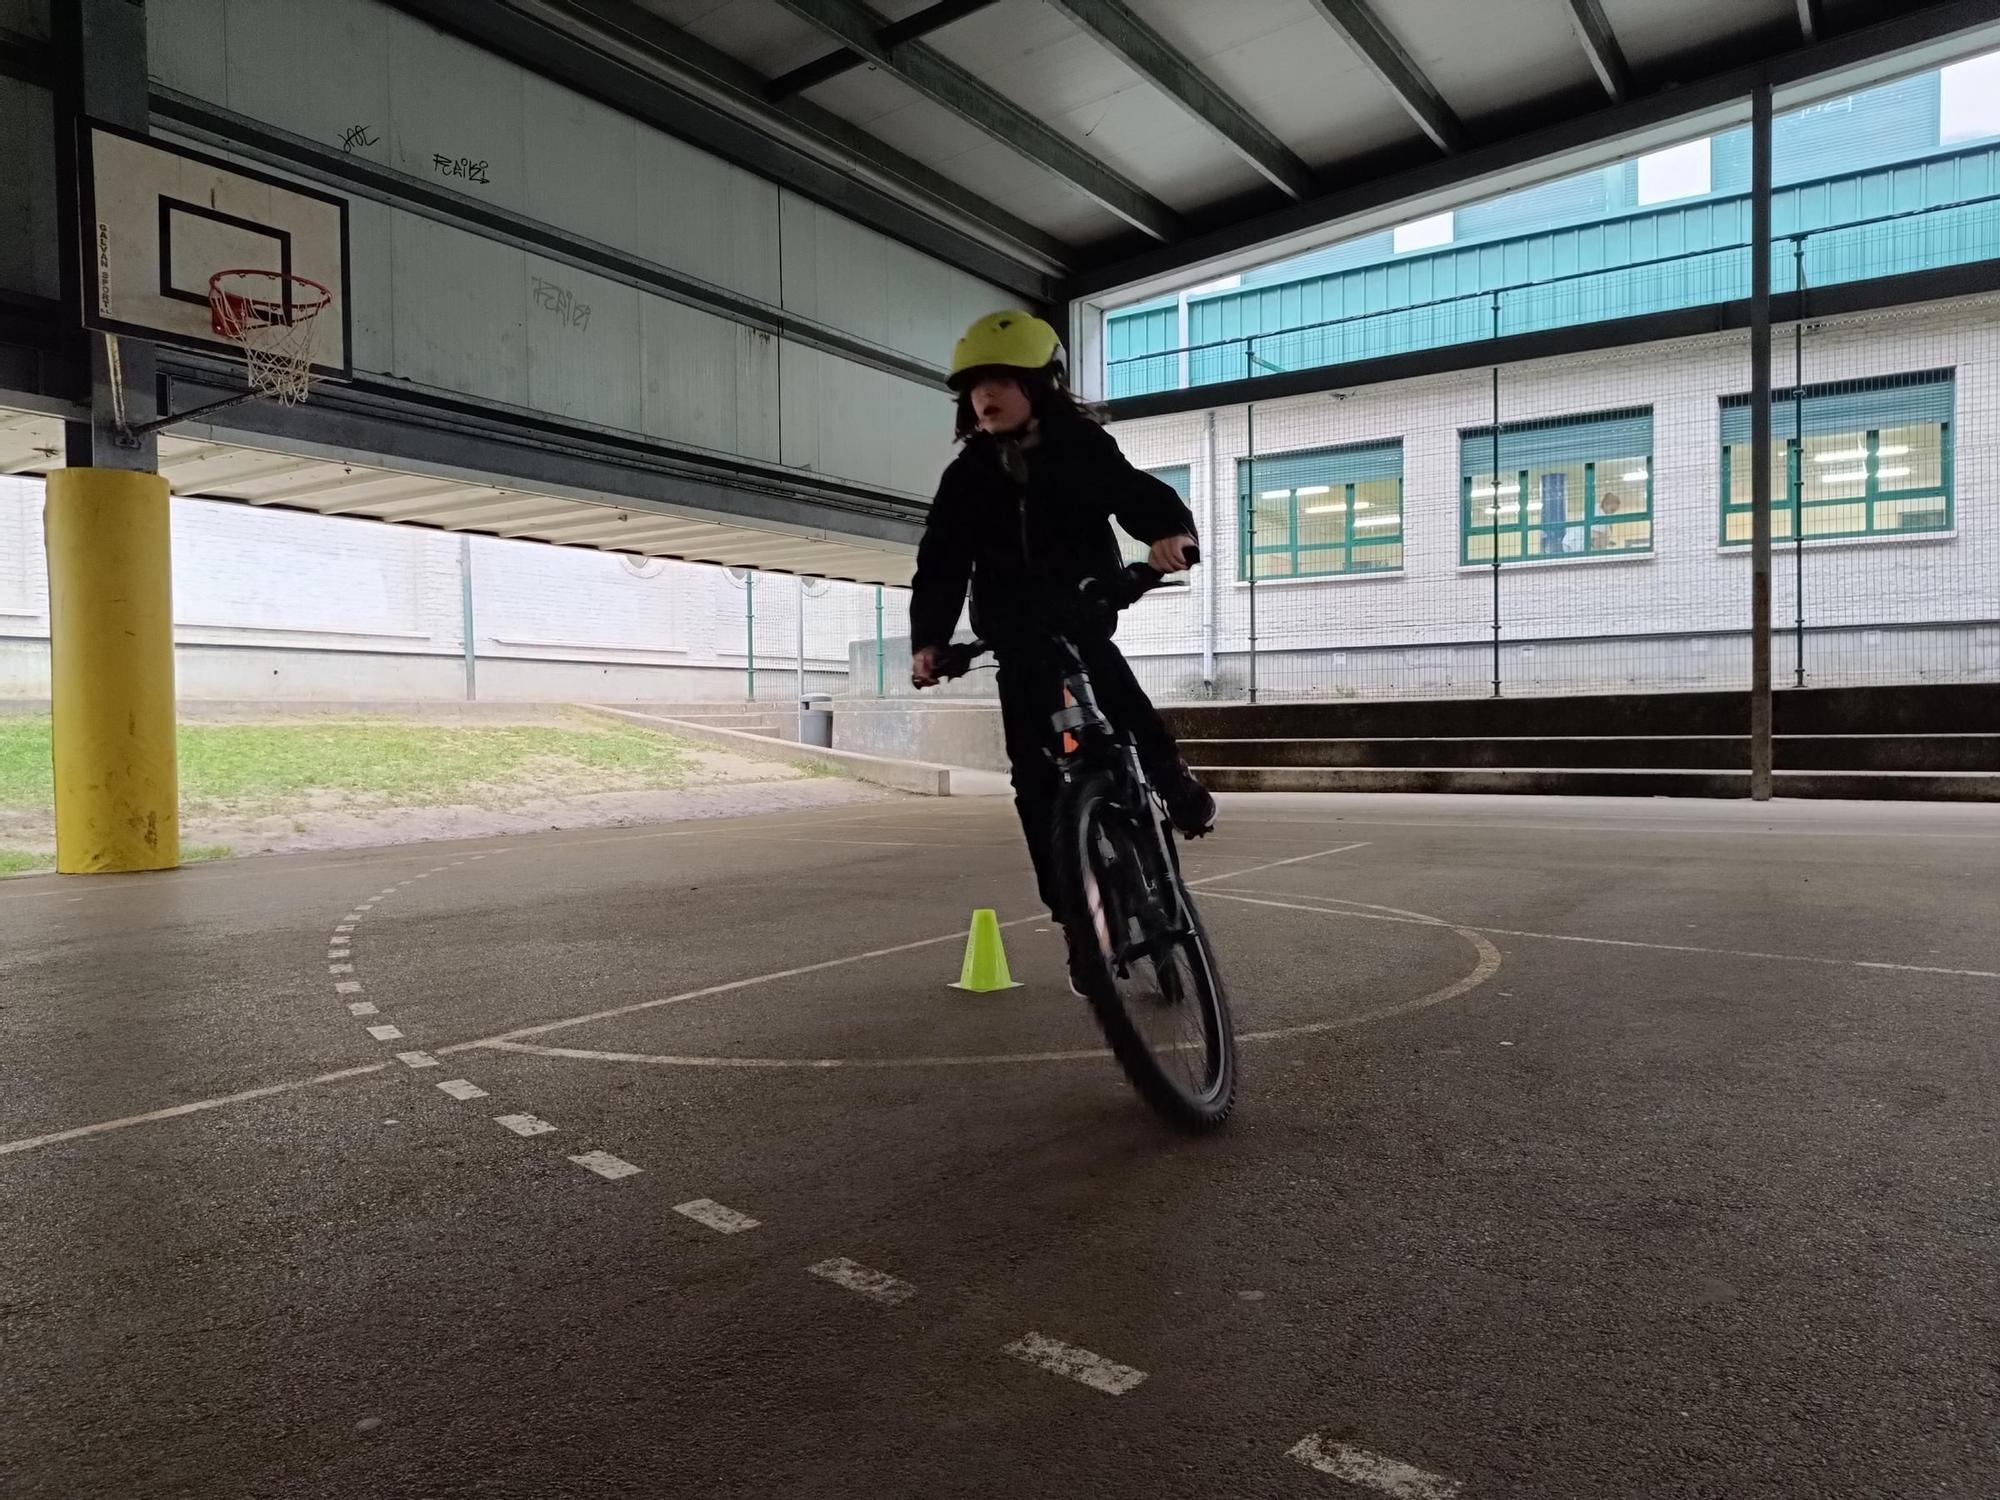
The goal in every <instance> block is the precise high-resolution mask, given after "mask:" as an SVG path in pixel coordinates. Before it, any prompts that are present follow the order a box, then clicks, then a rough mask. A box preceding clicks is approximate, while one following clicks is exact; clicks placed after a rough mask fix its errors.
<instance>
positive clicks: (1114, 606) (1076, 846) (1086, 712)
mask: <svg viewBox="0 0 2000 1500" xmlns="http://www.w3.org/2000/svg"><path fill="white" fill-rule="evenodd" d="M1165 582H1166V580H1165V576H1164V575H1163V574H1161V573H1160V572H1158V571H1157V570H1156V569H1153V568H1150V567H1148V566H1147V565H1146V564H1144V563H1134V564H1132V566H1130V567H1129V568H1127V569H1126V570H1125V571H1124V573H1123V574H1121V575H1119V576H1118V577H1117V578H1116V579H1113V580H1110V581H1099V580H1094V579H1090V580H1085V582H1084V583H1083V584H1082V585H1081V587H1080V599H1081V604H1082V607H1083V609H1084V611H1085V612H1086V615H1091V614H1095V615H1097V616H1098V617H1099V618H1100V619H1108V618H1110V617H1114V616H1115V614H1116V612H1117V611H1118V610H1121V609H1125V608H1128V607H1129V606H1131V605H1132V604H1134V603H1136V602H1137V601H1138V600H1139V599H1140V598H1141V597H1143V596H1144V595H1146V594H1148V593H1150V592H1152V591H1153V590H1154V589H1156V588H1160V587H1162V586H1163V585H1164V584H1165ZM1047 636H1048V640H1049V643H1050V645H1051V646H1052V647H1053V649H1054V652H1055V655H1056V659H1057V660H1058V661H1059V662H1060V663H1061V665H1062V668H1063V707H1062V708H1061V710H1060V711H1058V712H1057V713H1056V714H1055V715H1054V717H1053V718H1052V720H1051V723H1050V728H1051V731H1052V735H1051V738H1052V740H1053V741H1055V742H1058V743H1060V745H1061V749H1060V751H1059V752H1058V751H1056V750H1054V749H1051V750H1050V752H1049V754H1050V755H1051V756H1052V757H1053V759H1054V760H1055V763H1056V768H1057V771H1058V772H1059V774H1060V776H1061V778H1062V790H1061V792H1060V793H1059V795H1058V798H1057V802H1056V809H1055V816H1054V826H1053V829H1052V830H1051V839H1052V841H1053V846H1054V856H1055V857H1054V875H1055V881H1056V884H1057V888H1058V891H1059V893H1060V894H1061V895H1062V896H1063V898H1064V908H1065V909H1064V910H1063V911H1062V912H1059V913H1058V914H1057V915H1058V916H1059V917H1060V918H1061V919H1062V920H1063V922H1064V925H1065V926H1066V927H1067V929H1068V930H1069V931H1070V932H1071V933H1072V934H1076V933H1081V934H1083V935H1084V942H1085V944H1086V945H1087V950H1088V955H1089V957H1090V961H1089V962H1088V963H1086V964H1083V965H1081V966H1079V967H1081V968H1082V970H1083V972H1081V973H1079V974H1078V975H1077V976H1076V977H1077V979H1078V980H1079V983H1080V985H1081V988H1082V989H1083V992H1084V997H1085V998H1086V999H1087V1000H1088V1001H1089V1002H1090V1006H1091V1009H1092V1011H1093V1012H1095V1014H1096V1016H1097V1023H1098V1026H1099V1028H1100V1029H1101V1030H1102V1031H1103V1032H1104V1039H1105V1040H1106V1041H1107V1042H1108V1043H1109V1044H1110V1046H1111V1052H1112V1055H1113V1056H1114V1057H1116V1058H1117V1059H1118V1064H1119V1066H1120V1067H1122V1068H1123V1069H1124V1070H1125V1076H1126V1077H1127V1078H1128V1079H1129V1080H1131V1083H1132V1086H1133V1088H1135V1089H1136V1090H1137V1091H1138V1093H1139V1096H1140V1097H1141V1098H1142V1099H1144V1100H1145V1101H1146V1103H1147V1104H1149V1105H1151V1106H1152V1107H1153V1108H1154V1109H1155V1110H1157V1111H1158V1112H1159V1113H1160V1114H1162V1115H1164V1116H1165V1117H1166V1118H1167V1119H1169V1120H1172V1121H1173V1122H1174V1123H1175V1124H1177V1125H1181V1126H1183V1127H1185V1128H1188V1129H1190V1130H1196V1131H1204V1130H1213V1129H1214V1128H1216V1127H1217V1126H1219V1125H1220V1124H1222V1122H1223V1121H1224V1120H1226V1119H1227V1118H1228V1117H1229V1112H1230V1110H1231V1109H1232V1108H1233V1107H1234V1106H1235V1103H1236V1033H1235V1027H1234V1024H1233V1022H1232V1021H1231V1019H1230V1012H1229V996H1228V992H1227V991H1226V990H1225V989H1224V987H1223V983H1222V978H1221V975H1220V973H1219V972H1218V970H1217V968H1216V964H1215V958H1214V954H1213V951H1212V949H1211V947H1210V944H1209V940H1208V931H1207V929H1206V928H1205V927H1204V926H1203V925H1202V920H1201V914H1200V913H1199V912H1198V911H1197V910H1196V909H1195V905H1194V898H1193V897H1192V896H1191V895H1189V893H1188V888H1187V884H1186V882H1185V881H1184V880H1183V879H1182V878H1181V864H1180V854H1179V850H1178V847H1177V845H1176V843H1175V839H1174V828H1173V824H1172V822H1171V821H1170V820H1169V818H1168V817H1167V813H1166V808H1165V804H1164V803H1163V802H1162V801H1161V799H1160V797H1159V794H1158V793H1157V792H1156V791H1155V790H1154V788H1153V785H1152V783H1151V781H1150V780H1149V779H1148V778H1147V776H1146V770H1145V767H1144V766H1143V765H1141V764H1140V761H1139V752H1138V750H1137V748H1136V747H1135V746H1134V744H1133V742H1132V738H1131V736H1130V735H1129V734H1126V733H1125V732H1124V731H1122V730H1119V729H1117V728H1115V727H1114V726H1113V725H1112V724H1111V722H1110V721H1109V720H1108V719H1107V718H1106V717H1105V716H1104V713H1103V711H1102V710H1100V709H1099V708H1098V706H1097V699H1096V696H1095V694H1094V693H1093V692H1092V690H1091V685H1090V673H1089V670H1088V669H1087V668H1086V667H1085V665H1084V662H1083V657H1082V655H1081V653H1080V652H1079V651H1078V650H1077V648H1076V645H1075V643H1074V642H1073V641H1072V640H1071V639H1070V638H1069V637H1068V636H1067V635H1065V634H1063V633H1061V632H1060V631H1057V630H1053V629H1052V630H1049V631H1048V632H1047ZM990 649H991V648H990V647H989V646H988V645H987V644H986V642H984V641H979V640H974V641H966V642H960V643H955V644H953V645H951V646H948V647H947V648H946V649H945V653H944V660H943V661H942V662H941V663H940V664H939V666H938V669H937V676H938V678H939V680H941V681H942V680H945V679H948V678H953V677H963V676H964V675H965V674H966V673H967V672H969V671H970V670H971V669H972V663H973V661H974V660H975V659H976V658H977V657H979V656H982V655H984V654H985V653H986V652H987V651H988V650H990ZM1161 1029H1164V1030H1165V1031H1166V1032H1167V1036H1166V1038H1165V1040H1163V1041H1156V1040H1155V1039H1154V1038H1155V1033H1156V1032H1157V1031H1158V1030H1161Z"/></svg>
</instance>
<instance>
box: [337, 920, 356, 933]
mask: <svg viewBox="0 0 2000 1500" xmlns="http://www.w3.org/2000/svg"><path fill="white" fill-rule="evenodd" d="M333 930H334V931H335V932H352V931H354V924H353V923H352V922H343V923H341V924H340V925H339V926H338V927H336V928H334V929H333Z"/></svg>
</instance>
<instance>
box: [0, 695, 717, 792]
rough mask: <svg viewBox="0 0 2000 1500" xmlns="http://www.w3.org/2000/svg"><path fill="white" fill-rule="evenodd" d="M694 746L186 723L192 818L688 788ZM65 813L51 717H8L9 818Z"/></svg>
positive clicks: (553, 732)
mask: <svg viewBox="0 0 2000 1500" xmlns="http://www.w3.org/2000/svg"><path fill="white" fill-rule="evenodd" d="M690 764H691V757H690V752H689V749H688V747H687V746H685V745H683V744H681V743H680V742H678V741H675V740H672V739H669V738H667V737H666V736H664V735H660V734H655V733H654V732H652V731H651V730H646V729H640V728H638V727H637V726H636V725H622V724H611V723H606V724H603V725H601V726H600V725H598V724H597V723H595V722H585V721H581V720H579V721H578V722H577V723H576V724H575V725H569V724H560V725H548V724H426V723H421V722H412V721H409V720H390V719H326V720H311V721H307V722H300V723H281V724H182V725H181V726H180V773H181V801H182V805H183V807H184V809H187V810H192V811H227V812H230V813H233V814H237V815H254V814H259V813H269V812H275V811H285V812H292V811H295V810H297V809H298V808H299V807H300V806H301V804H306V803H310V802H314V801H320V802H326V803H331V804H333V805H361V806H369V807H439V806H445V805H448V804H452V803H472V804H483V805H505V804H508V803H511V802H516V801H520V800H523V799H524V798H526V797H531V796H564V795H576V794H579V793H586V792H606V791H656V790H668V789H671V788H673V787H676V786H679V785H681V784H682V783H683V782H684V781H685V779H686V776H687V772H688V770H689V768H690ZM54 806H55V793H54V785H53V780H52V777H51V774H50V769H49V720H48V716H47V715H45V714H44V715H28V714H9V715H0V811H10V812H27V813H33V812H48V811H51V810H52V809H53V808H54Z"/></svg>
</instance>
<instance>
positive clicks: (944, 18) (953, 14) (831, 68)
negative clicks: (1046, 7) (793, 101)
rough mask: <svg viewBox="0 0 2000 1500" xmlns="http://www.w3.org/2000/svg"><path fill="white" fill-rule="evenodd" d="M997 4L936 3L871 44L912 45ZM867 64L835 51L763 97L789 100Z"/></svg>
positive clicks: (978, 0) (777, 82) (982, 0)
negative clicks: (910, 43) (906, 43)
mask: <svg viewBox="0 0 2000 1500" xmlns="http://www.w3.org/2000/svg"><path fill="white" fill-rule="evenodd" d="M997 3H998V0H938V3H937V4H936V5H927V6H925V7H924V8H923V9H922V10H920V11H918V12H917V13H916V14H915V15H913V16H905V17H903V19H902V20H900V21H891V22H890V23H889V24H888V25H887V26H884V27H883V28H882V29H881V30H880V31H878V32H877V33H875V40H876V41H878V42H880V43H881V44H882V45H883V46H885V47H894V46H898V45H900V44H901V43H903V42H914V41H915V40H917V38H919V37H925V36H929V35H930V34H931V33H932V32H933V31H941V30H943V29H944V28H945V27H947V26H949V25H951V23H952V22H954V21H963V20H964V19H965V18H966V17H967V16H971V15H977V14H978V13H979V12H980V11H982V10H986V9H988V8H990V7H991V6H993V5H995V4H997ZM867 61H868V59H867V58H865V57H863V56H862V55H861V54H860V53H859V52H856V51H855V50H854V49H853V48H852V47H836V48H835V49H834V50H833V51H831V52H829V53H827V55H826V56H825V57H816V58H814V59H813V60H812V61H811V62H809V63H804V64H801V65H800V66H799V67H796V68H794V69H792V71H791V72H789V73H780V74H779V75H778V76H777V77H776V78H773V79H772V80H771V81H770V83H769V84H767V85H766V86H765V88H764V97H765V98H766V99H770V100H773V101H776V100H779V99H789V98H790V97H791V96H792V95H794V94H798V93H803V92H804V91H805V90H807V89H809V88H813V87H815V86H816V85H818V84H822V83H825V82H826V81H827V80H829V79H832V78H838V77H839V76H840V75H841V74H843V73H847V72H852V71H853V70H854V69H855V68H859V67H862V66H864V65H866V63H867Z"/></svg>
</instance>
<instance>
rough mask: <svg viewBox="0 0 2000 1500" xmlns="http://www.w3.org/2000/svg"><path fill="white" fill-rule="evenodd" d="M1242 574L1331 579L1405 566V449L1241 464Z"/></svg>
mask: <svg viewBox="0 0 2000 1500" xmlns="http://www.w3.org/2000/svg"><path fill="white" fill-rule="evenodd" d="M1236 481H1237V491H1238V509H1237V518H1236V519H1237V528H1236V556H1237V565H1236V576H1237V577H1238V578H1242V579H1248V578H1251V577H1253V576H1254V577H1256V578H1258V579H1272V578H1330V577H1334V576H1336V575H1339V574H1343V573H1388V572H1394V571H1395V570H1396V569H1398V568H1400V567H1402V566H1403V444H1402V441H1401V440H1400V439H1398V440H1397V441H1395V442H1390V443H1356V444H1351V445H1349V446H1347V447H1341V448H1320V449H1316V450H1314V451H1312V452H1309V453H1279V454H1273V455H1271V456H1269V457H1262V456H1260V457H1258V458H1255V459H1249V458H1244V459H1238V460H1237V462H1236Z"/></svg>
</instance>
